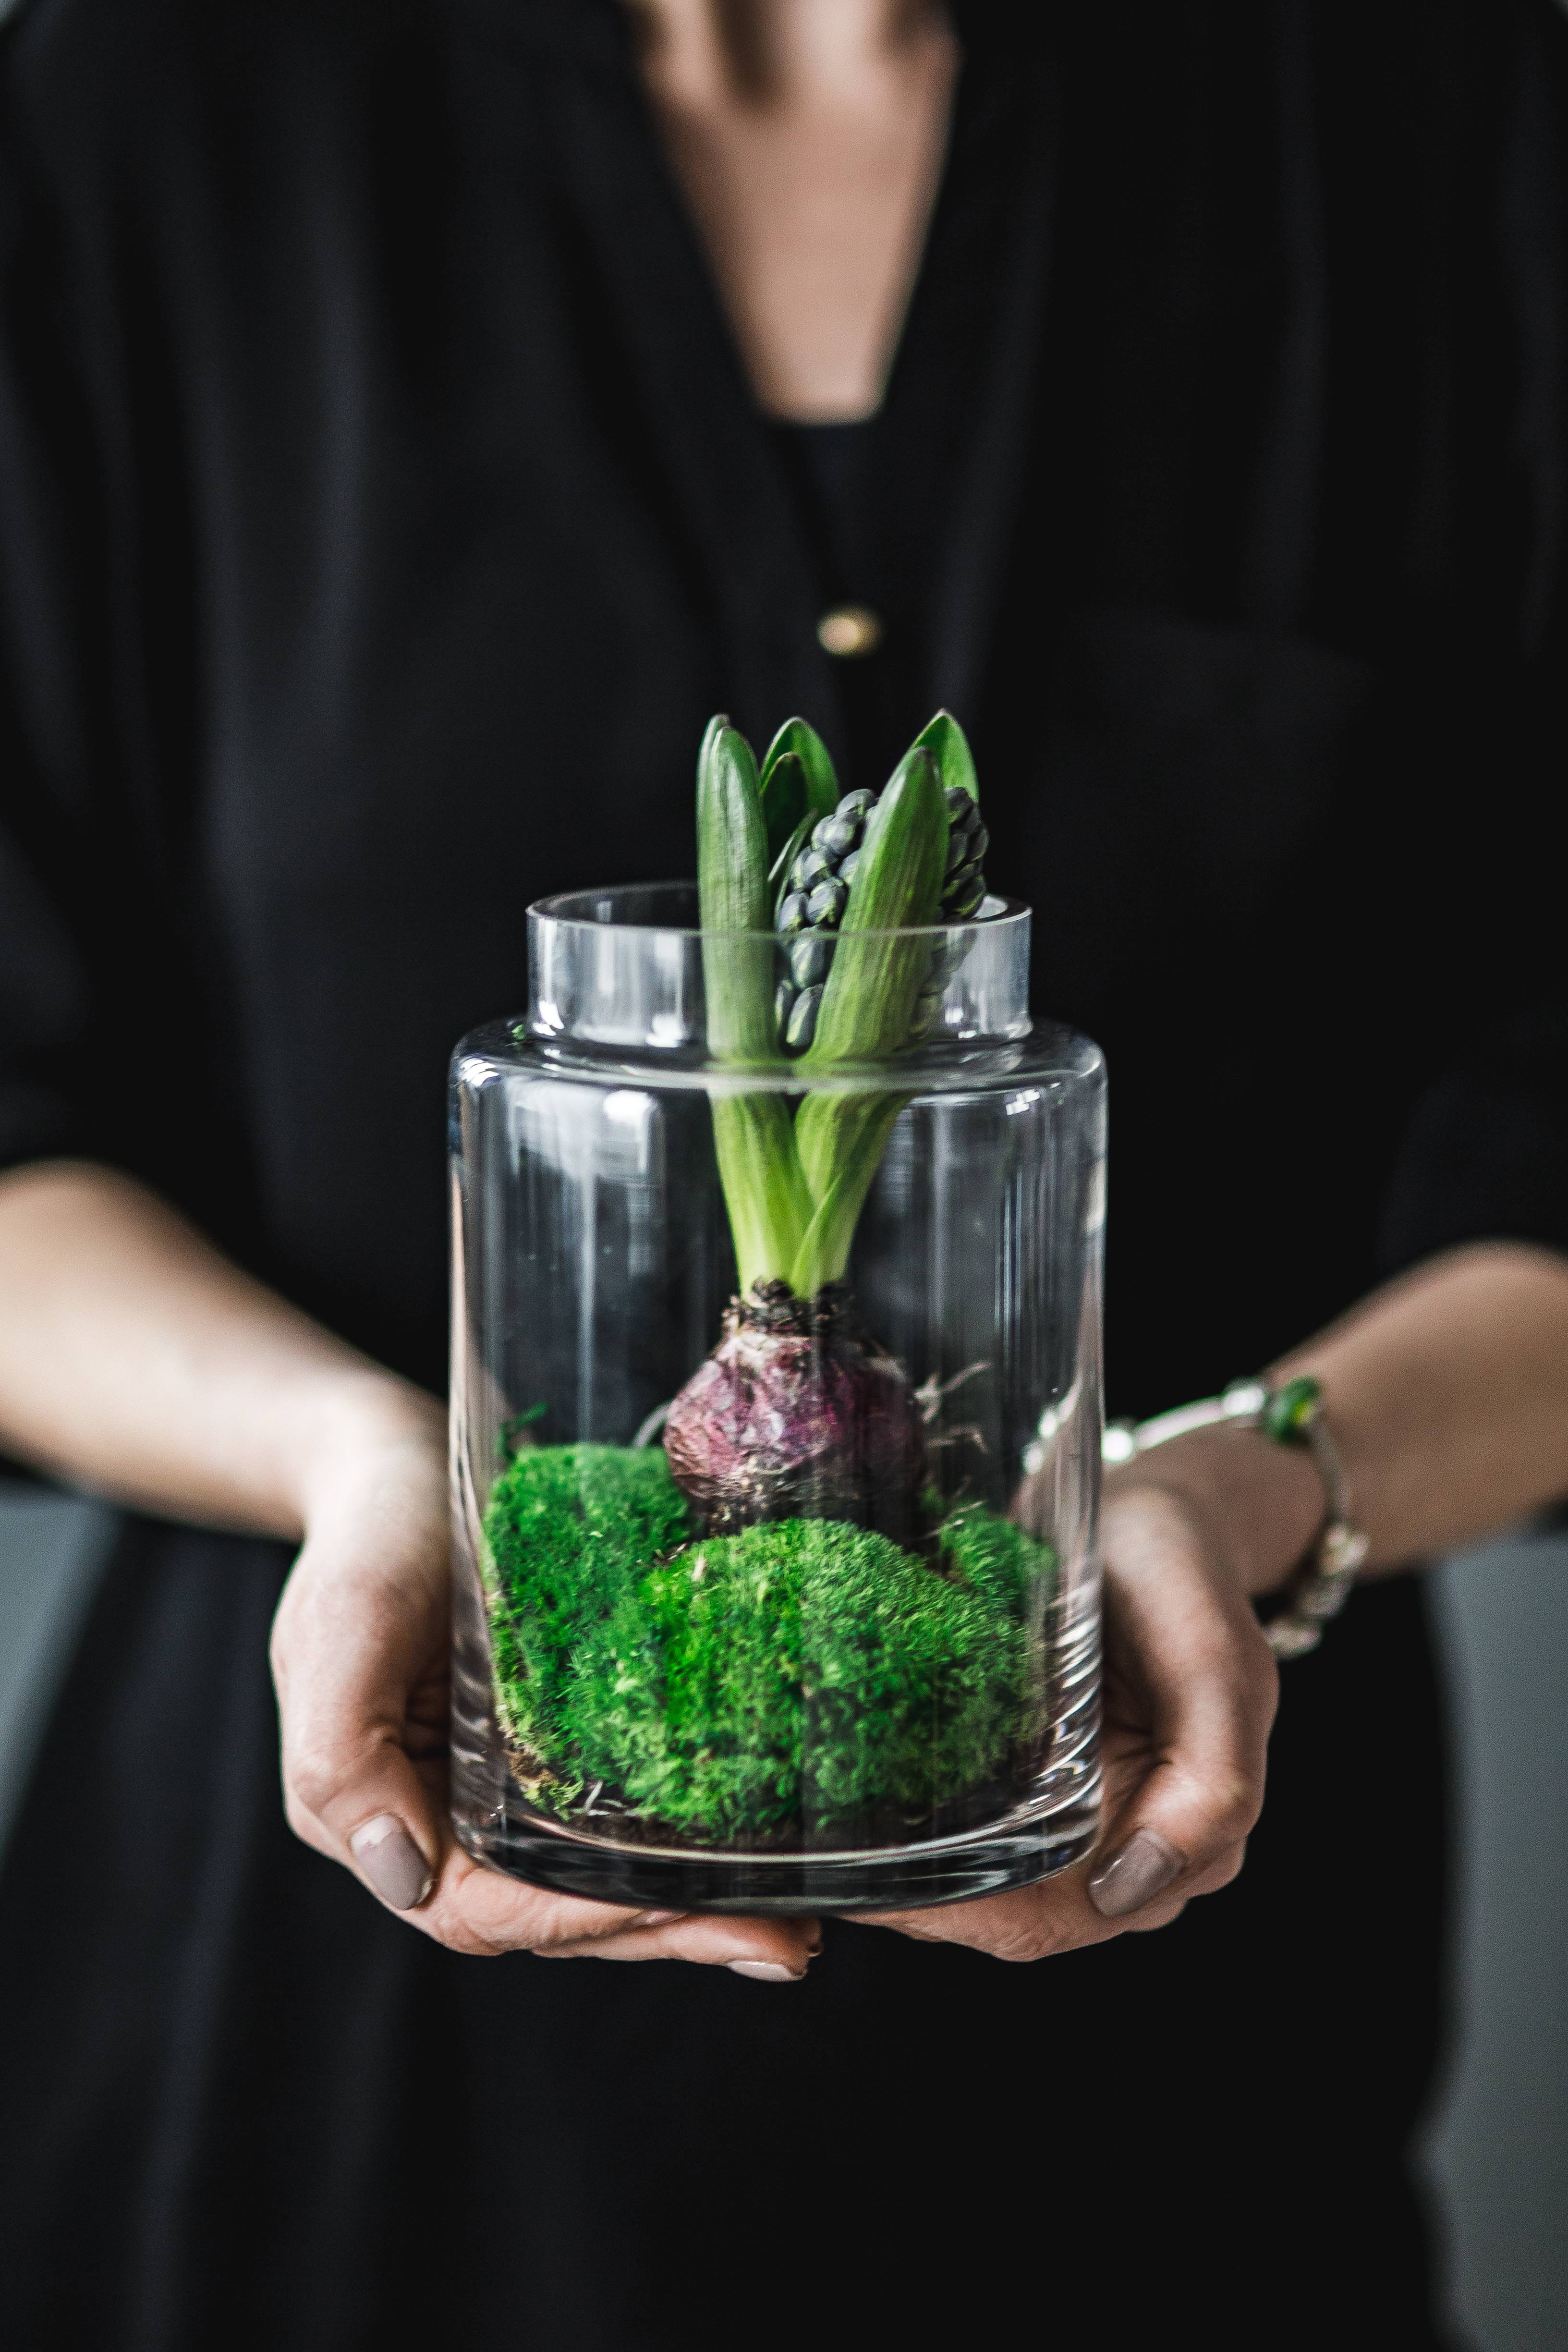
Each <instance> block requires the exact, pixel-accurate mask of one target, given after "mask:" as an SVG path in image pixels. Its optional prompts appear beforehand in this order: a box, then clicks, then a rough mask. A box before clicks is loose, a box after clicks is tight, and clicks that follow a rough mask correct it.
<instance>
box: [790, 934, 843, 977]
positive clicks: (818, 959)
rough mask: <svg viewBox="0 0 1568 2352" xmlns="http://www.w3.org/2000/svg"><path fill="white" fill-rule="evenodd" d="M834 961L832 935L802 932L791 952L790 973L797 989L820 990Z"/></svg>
mask: <svg viewBox="0 0 1568 2352" xmlns="http://www.w3.org/2000/svg"><path fill="white" fill-rule="evenodd" d="M832 961H833V942H832V938H831V934H830V933H829V932H826V931H802V932H801V933H800V937H799V939H798V940H796V941H795V942H794V944H793V946H792V947H791V948H790V950H789V972H790V976H791V978H792V979H793V981H794V982H795V985H796V987H797V988H820V987H821V984H822V982H823V981H825V980H826V978H827V976H828V971H829V968H830V967H831V963H832Z"/></svg>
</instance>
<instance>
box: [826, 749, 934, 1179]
mask: <svg viewBox="0 0 1568 2352" xmlns="http://www.w3.org/2000/svg"><path fill="white" fill-rule="evenodd" d="M946 856H947V809H946V802H945V801H944V799H943V796H942V780H941V776H940V774H939V772H938V771H937V766H936V760H935V758H934V757H933V756H932V754H931V752H930V751H926V750H925V749H924V748H923V747H922V746H920V745H918V744H917V745H915V747H914V748H913V749H912V750H911V751H906V752H905V753H904V758H903V759H902V760H901V761H899V763H898V766H897V767H896V768H895V769H894V772H893V776H892V779H891V781H890V782H889V783H888V786H887V789H886V790H885V792H884V793H883V795H882V798H881V799H880V800H879V801H878V802H877V803H876V806H875V807H874V808H873V810H872V812H871V817H870V820H869V822H868V824H867V825H866V829H865V840H864V842H863V844H862V848H861V853H860V862H859V864H858V865H857V866H856V867H855V878H854V881H853V883H852V886H851V888H850V896H849V903H848V905H847V906H846V907H845V908H844V916H843V921H842V922H841V925H840V927H839V945H838V949H837V951H836V953H835V955H834V957H833V969H832V971H831V974H830V975H829V979H828V983H827V986H826V987H825V989H824V990H823V992H822V1003H821V1011H820V1013H818V1015H817V1034H816V1038H815V1041H814V1042H813V1044H812V1045H811V1048H810V1052H809V1053H807V1054H804V1055H801V1057H800V1062H799V1063H798V1065H797V1067H798V1068H799V1069H800V1071H801V1073H802V1075H803V1076H810V1074H811V1072H812V1071H814V1070H818V1069H821V1067H822V1066H823V1065H824V1064H827V1063H832V1062H877V1061H883V1060H885V1059H886V1058H887V1056H888V1055H892V1054H895V1053H896V1052H897V1051H898V1050H899V1048H900V1047H901V1046H903V1045H905V1044H906V1043H907V1042H908V1038H909V1024H910V1021H911V1018H912V1016H913V1014H914V1011H915V998H916V997H917V996H918V995H919V993H920V990H921V985H922V983H923V982H924V980H925V974H926V972H927V971H928V970H929V969H930V963H931V944H932V943H931V941H930V940H911V939H900V938H897V937H894V936H890V935H891V934H894V933H897V932H899V931H903V930H906V929H910V928H911V927H919V926H921V925H929V924H932V923H935V922H936V919H937V916H938V913H939V911H940V908H941V904H942V870H943V866H944V865H945V863H946ZM815 1189H816V1188H815V1187H813V1190H815ZM818 1197H819V1199H820V1198H821V1194H820V1193H819V1194H818Z"/></svg>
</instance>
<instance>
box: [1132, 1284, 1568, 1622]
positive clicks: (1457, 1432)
mask: <svg viewBox="0 0 1568 2352" xmlns="http://www.w3.org/2000/svg"><path fill="white" fill-rule="evenodd" d="M1295 1372H1311V1373H1313V1374H1314V1375H1315V1376H1316V1377H1317V1378H1318V1379H1319V1380H1320V1381H1322V1386H1323V1395H1324V1404H1325V1409H1326V1411H1327V1412H1328V1414H1329V1417H1330V1421H1331V1423H1332V1426H1333V1433H1334V1437H1335V1439H1336V1441H1337V1443H1338V1445H1339V1448H1340V1452H1341V1454H1342V1456H1343V1461H1344V1465H1345V1471H1346V1475H1347V1478H1348V1481H1349V1486H1350V1491H1351V1495H1352V1498H1353V1502H1354V1512H1355V1517H1356V1519H1357V1522H1358V1524H1359V1525H1360V1526H1361V1527H1362V1528H1364V1530H1365V1532H1366V1534H1367V1536H1368V1538H1369V1539H1370V1544H1371V1549H1370V1551H1369V1553H1368V1556H1367V1560H1366V1564H1365V1567H1364V1570H1363V1574H1364V1575H1376V1574H1378V1573H1380V1572H1382V1573H1386V1572H1387V1571H1389V1570H1394V1569H1398V1568H1402V1567H1405V1566H1407V1565H1408V1564H1409V1563H1410V1562H1411V1561H1412V1560H1416V1559H1423V1558H1427V1557H1429V1556H1431V1555H1432V1554H1434V1553H1437V1552H1442V1551H1446V1550H1449V1549H1453V1548H1454V1547H1455V1546H1457V1545H1459V1544H1462V1543H1465V1542H1468V1541H1469V1540H1471V1539H1472V1538H1476V1537H1478V1536H1481V1535H1486V1534H1489V1533H1490V1532H1491V1531H1492V1530H1494V1529H1496V1528H1501V1527H1506V1526H1509V1525H1511V1524H1513V1523H1516V1522H1517V1521H1519V1520H1520V1519H1522V1518H1525V1517H1529V1516H1530V1515H1531V1513H1532V1512H1534V1511H1537V1510H1540V1509H1541V1508H1542V1507H1543V1506H1544V1505H1546V1504H1548V1503H1551V1502H1553V1501H1555V1500H1557V1499H1558V1498H1560V1497H1561V1496H1563V1495H1568V1261H1565V1260H1563V1259H1562V1258H1560V1257H1558V1256H1557V1255H1554V1254H1553V1253H1552V1252H1550V1251H1546V1250H1537V1249H1532V1248H1529V1247H1526V1246H1524V1245H1523V1244H1512V1243H1507V1244H1504V1243H1495V1244H1493V1243H1488V1244H1478V1245H1476V1246H1475V1247H1473V1248H1469V1249H1463V1250H1456V1251H1452V1252H1450V1253H1448V1255H1445V1256H1444V1257H1441V1258H1438V1259H1435V1260H1433V1261H1432V1262H1431V1264H1429V1265H1425V1266H1421V1267H1418V1268H1417V1269H1416V1271H1415V1272H1414V1273H1412V1274H1410V1275H1407V1276H1403V1277H1401V1278H1400V1279H1399V1280H1397V1281H1396V1282H1393V1283H1390V1284H1388V1285H1387V1286H1385V1288H1384V1289H1382V1290H1379V1291H1377V1292H1375V1293H1374V1294H1373V1296H1372V1297H1370V1298H1368V1299H1366V1300H1365V1301H1364V1302H1363V1304H1362V1305H1361V1306H1360V1307H1356V1308H1355V1309H1354V1311H1353V1312H1352V1313H1351V1314H1349V1315H1347V1316H1346V1317H1344V1318H1343V1319H1342V1320H1341V1321H1340V1322H1338V1323H1336V1324H1333V1325H1332V1326H1331V1327H1330V1328H1328V1329H1327V1330H1325V1331H1323V1332H1321V1333H1320V1334H1318V1336H1317V1337H1316V1338H1315V1339H1311V1340H1309V1341H1307V1342H1306V1343H1305V1344H1304V1345H1303V1346H1301V1348H1299V1349H1294V1350H1292V1352H1291V1354H1290V1355H1289V1356H1287V1357H1285V1358H1283V1359H1282V1360H1281V1362H1280V1363H1279V1364H1278V1365H1276V1366H1274V1367H1273V1368H1272V1371H1271V1374H1270V1377H1272V1378H1276V1379H1283V1378H1288V1377H1289V1376H1290V1375H1291V1374H1292V1373H1295ZM1130 1481H1135V1482H1136V1483H1138V1484H1143V1485H1157V1486H1166V1487H1167V1488H1169V1489H1170V1490H1171V1491H1172V1492H1175V1493H1177V1494H1179V1495H1180V1496H1182V1497H1183V1499H1184V1500H1186V1501H1187V1502H1188V1503H1189V1504H1190V1505H1191V1506H1192V1507H1193V1508H1194V1509H1195V1510H1196V1511H1197V1514H1198V1515H1199V1516H1200V1517H1203V1518H1204V1519H1205V1520H1206V1522H1207V1523H1208V1524H1209V1525H1210V1527H1211V1528H1212V1529H1213V1530H1214V1532H1215V1534H1216V1539H1217V1540H1221V1541H1222V1542H1223V1544H1224V1547H1225V1549H1226V1550H1227V1551H1228V1556H1229V1558H1230V1559H1231V1562H1232V1565H1233V1566H1234V1568H1235V1570H1236V1572H1237V1573H1238V1575H1239V1576H1240V1578H1241V1579H1242V1580H1243V1582H1244V1583H1245V1584H1246V1586H1247V1589H1248V1590H1249V1591H1252V1592H1255V1593H1259V1592H1266V1591H1270V1590H1272V1589H1273V1588H1274V1587H1276V1586H1277V1585H1279V1584H1280V1583H1281V1581H1282V1580H1284V1578H1285V1577H1286V1576H1287V1575H1288V1574H1289V1573H1290V1570H1291V1567H1292V1566H1293V1565H1294V1563H1295V1562H1296V1561H1297V1560H1299V1559H1300V1558H1301V1554H1302V1553H1303V1552H1304V1550H1305V1549H1306V1546H1307V1545H1308V1543H1309V1542H1310V1541H1311V1539H1312V1534H1313V1532H1314V1530H1315V1528H1316V1527H1317V1525H1318V1524H1319V1522H1320V1521H1321V1519H1322V1508H1323V1497H1322V1486H1321V1484H1320V1483H1319V1481H1318V1477H1317V1474H1316V1471H1315V1470H1314V1468H1313V1466H1312V1461H1311V1458H1310V1456H1309V1455H1307V1454H1303V1453H1300V1452H1296V1451H1291V1450H1286V1449H1282V1448H1280V1447H1277V1446H1274V1445H1270V1444H1269V1443H1268V1441H1267V1440H1265V1439H1261V1438H1259V1437H1257V1436H1254V1435H1251V1434H1249V1433H1240V1432H1236V1431H1228V1430H1219V1431H1214V1432H1203V1433H1199V1434H1197V1435H1195V1436H1193V1437H1191V1438H1187V1439H1182V1440H1180V1441H1178V1442H1177V1443H1176V1444H1171V1445H1169V1446H1166V1447H1161V1448H1159V1449H1158V1450H1157V1451H1156V1452H1155V1453H1153V1454H1149V1455H1147V1456H1145V1458H1144V1460H1143V1461H1142V1462H1141V1463H1139V1464H1138V1465H1135V1466H1134V1469H1133V1470H1131V1471H1129V1472H1128V1473H1124V1474H1120V1483H1123V1484H1126V1483H1129V1482H1130ZM1115 1483H1117V1482H1115V1481H1113V1485H1114V1484H1115Z"/></svg>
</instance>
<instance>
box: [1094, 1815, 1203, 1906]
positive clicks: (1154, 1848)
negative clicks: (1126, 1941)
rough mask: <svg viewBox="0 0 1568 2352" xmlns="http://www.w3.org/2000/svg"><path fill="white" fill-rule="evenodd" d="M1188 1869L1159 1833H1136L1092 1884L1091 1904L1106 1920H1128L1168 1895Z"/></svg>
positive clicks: (1135, 1831)
mask: <svg viewBox="0 0 1568 2352" xmlns="http://www.w3.org/2000/svg"><path fill="white" fill-rule="evenodd" d="M1184 1867H1185V1864H1183V1861H1182V1858H1181V1856H1180V1854H1179V1853H1177V1852H1176V1848H1175V1846H1174V1845H1171V1844H1169V1843H1167V1842H1166V1839H1164V1838H1163V1837H1161V1835H1160V1833H1159V1832H1158V1831H1157V1830H1134V1832H1133V1835H1132V1836H1131V1837H1130V1838H1129V1839H1128V1840H1127V1843H1126V1844H1125V1845H1124V1846H1118V1848H1117V1849H1116V1852H1115V1853H1113V1855H1112V1856H1111V1859H1110V1861H1109V1862H1103V1863H1102V1864H1100V1867H1099V1869H1098V1870H1097V1871H1096V1872H1095V1873H1094V1875H1093V1876H1092V1878H1091V1880H1090V1881H1089V1900H1090V1901H1091V1903H1092V1905H1093V1906H1094V1908H1095V1909H1096V1911H1098V1912H1099V1913H1100V1915H1101V1916H1102V1918H1105V1919H1124V1918H1125V1917H1126V1916H1127V1914H1128V1912H1129V1911H1140V1910H1142V1908H1143V1906H1144V1905H1145V1903H1152V1902H1153V1901H1154V1899H1155V1895H1159V1894H1161V1893H1163V1892H1164V1890H1165V1889H1166V1887H1167V1886H1168V1885H1170V1883H1171V1881H1172V1879H1173V1878H1176V1877H1177V1876H1179V1874H1180V1873H1181V1871H1182V1870H1183V1868H1184Z"/></svg>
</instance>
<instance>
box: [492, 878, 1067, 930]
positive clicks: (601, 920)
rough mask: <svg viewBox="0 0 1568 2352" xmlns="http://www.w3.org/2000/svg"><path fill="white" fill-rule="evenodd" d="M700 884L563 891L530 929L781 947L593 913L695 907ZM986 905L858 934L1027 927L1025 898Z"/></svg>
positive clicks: (539, 902) (991, 897)
mask: <svg viewBox="0 0 1568 2352" xmlns="http://www.w3.org/2000/svg"><path fill="white" fill-rule="evenodd" d="M696 889H697V886H696V884H695V882H691V881H681V882H617V883H612V884H611V885H610V886H609V887H604V888H599V889H588V890H558V891H555V892H553V893H552V894H551V895H550V896H549V898H536V899H535V900H534V902H533V904H532V905H531V906H530V907H529V908H528V920H529V922H530V923H536V922H537V923H553V924H555V925H557V926H558V927H559V929H562V930H577V931H582V932H584V933H587V934H589V935H590V936H591V935H593V934H595V933H600V934H602V933H603V932H605V931H616V932H619V933H621V934H622V936H625V935H626V934H628V933H641V934H643V935H644V936H646V937H648V938H650V939H667V940H705V939H706V940H768V942H769V944H770V945H773V946H779V944H781V940H782V935H781V934H780V933H779V932H778V931H777V930H773V929H768V930H744V931H706V930H704V929H703V928H702V925H701V924H700V923H658V922H638V921H635V920H628V919H626V918H625V917H624V916H622V915H621V914H619V913H613V912H609V911H605V912H597V911H591V910H592V909H597V908H605V909H608V908H610V906H611V902H612V901H613V900H618V899H619V900H625V899H631V898H644V897H645V898H654V897H656V896H658V895H660V894H665V893H674V892H683V893H686V894H688V895H689V896H690V897H691V898H692V900H693V901H694V903H695V898H696ZM981 905H982V906H985V907H994V908H996V909H997V912H996V913H995V914H989V915H981V914H978V913H976V914H973V915H967V916H965V917H964V918H962V919H960V920H957V921H952V922H946V923H910V924H904V925H900V926H896V927H894V926H890V927H888V928H886V929H881V930H871V929H867V930H863V931H857V932H855V933H854V934H853V936H854V937H855V938H857V939H864V940H872V939H895V940H920V939H928V940H938V939H947V938H950V937H951V936H952V934H953V933H954V932H955V931H984V932H986V933H988V935H989V936H991V937H992V938H999V937H1001V936H1002V935H1004V934H1005V933H1007V932H1009V931H1010V930H1013V929H1016V928H1017V927H1018V926H1019V924H1027V923H1028V922H1029V919H1030V908H1029V906H1028V904H1027V903H1026V901H1025V900H1023V899H1022V898H1003V897H1001V896H999V895H998V894H997V893H995V892H991V893H989V894H988V896H987V897H986V898H984V899H982V901H981Z"/></svg>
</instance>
